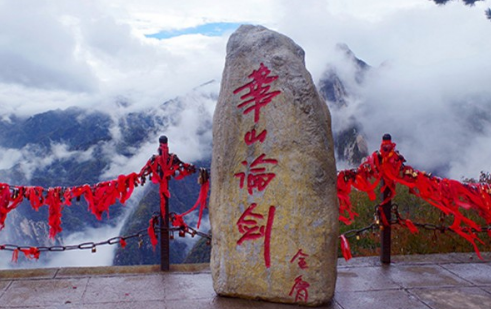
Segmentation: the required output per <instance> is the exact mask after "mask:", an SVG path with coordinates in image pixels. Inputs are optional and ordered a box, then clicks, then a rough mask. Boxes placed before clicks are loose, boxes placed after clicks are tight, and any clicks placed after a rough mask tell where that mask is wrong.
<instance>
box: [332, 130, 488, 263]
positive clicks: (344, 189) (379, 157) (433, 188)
mask: <svg viewBox="0 0 491 309" xmlns="http://www.w3.org/2000/svg"><path fill="white" fill-rule="evenodd" d="M395 147H396V144H395V143H393V142H392V141H391V137H390V135H388V134H387V135H384V138H383V141H382V144H381V145H380V150H379V151H376V152H374V153H373V154H372V155H371V156H369V157H368V158H367V159H365V160H364V161H363V162H362V163H361V164H360V166H359V167H358V168H357V169H351V170H345V171H341V172H339V173H338V179H337V194H338V199H339V213H340V218H339V219H340V221H342V222H343V223H345V224H351V222H352V221H353V219H354V217H355V216H357V214H356V212H354V209H353V205H352V204H351V201H350V197H349V194H350V193H351V188H352V187H354V188H356V189H358V190H360V191H363V192H366V193H367V194H368V196H369V197H370V199H374V196H375V195H374V189H375V187H376V186H377V185H378V184H379V182H380V181H381V180H383V181H384V186H382V188H381V192H384V191H385V190H386V189H388V190H389V192H390V194H388V197H387V198H386V200H384V201H382V203H381V204H385V203H386V202H388V200H390V199H392V198H394V196H395V195H396V191H395V187H396V184H401V185H404V186H407V187H408V188H409V192H410V193H412V194H414V195H416V196H418V197H420V198H422V199H423V200H425V201H427V202H428V203H429V204H431V205H433V206H434V207H436V208H438V209H440V210H441V211H442V212H443V213H444V214H445V215H453V220H454V221H453V223H452V225H451V226H450V229H451V230H453V231H454V232H455V233H457V234H458V235H460V236H461V237H463V238H464V239H466V240H467V241H469V242H470V243H471V244H472V245H473V247H474V250H475V252H476V254H477V256H478V257H479V258H481V255H480V253H479V249H478V247H477V244H476V241H477V242H480V243H483V242H482V240H480V239H479V238H478V237H477V235H476V233H475V232H479V231H481V227H480V226H479V225H478V224H477V223H476V222H474V221H473V220H471V219H469V218H468V217H466V216H465V215H464V214H463V213H462V212H461V211H460V210H459V208H463V209H466V210H468V209H473V210H475V211H477V213H478V214H479V215H480V216H481V217H482V218H484V219H485V221H486V223H487V224H491V185H490V184H488V183H465V184H463V183H460V182H458V181H456V180H452V179H446V178H439V177H434V176H431V174H428V173H425V172H421V171H418V170H416V169H414V168H412V167H411V166H407V165H404V162H405V161H406V160H405V159H404V157H403V156H402V155H401V154H399V152H398V151H396V150H395ZM372 179H374V180H373V181H372V182H371V180H372ZM380 213H382V212H380ZM381 219H382V220H384V219H385V220H384V222H383V223H384V225H386V224H388V222H387V219H386V218H384V216H382V215H381ZM398 219H399V223H400V224H401V225H402V226H405V227H407V228H408V229H409V230H410V231H411V233H417V232H418V229H417V228H416V226H415V225H414V223H413V222H411V221H410V220H409V219H402V218H398ZM488 233H489V231H488ZM490 234H491V233H490ZM341 244H342V245H343V241H342V242H341Z"/></svg>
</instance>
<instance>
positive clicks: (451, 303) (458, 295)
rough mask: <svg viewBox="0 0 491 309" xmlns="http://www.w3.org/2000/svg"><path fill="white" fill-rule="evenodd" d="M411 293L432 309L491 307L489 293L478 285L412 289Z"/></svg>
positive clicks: (477, 308) (482, 308) (480, 308)
mask: <svg viewBox="0 0 491 309" xmlns="http://www.w3.org/2000/svg"><path fill="white" fill-rule="evenodd" d="M411 293H413V294H414V295H416V296H417V297H418V298H419V299H420V300H421V301H423V302H424V303H425V304H427V305H428V306H430V307H431V308H433V309H464V308H465V309H484V308H491V294H489V293H486V292H485V291H483V290H482V289H480V288H478V287H453V288H436V289H413V290H411Z"/></svg>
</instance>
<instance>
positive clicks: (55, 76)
mask: <svg viewBox="0 0 491 309" xmlns="http://www.w3.org/2000/svg"><path fill="white" fill-rule="evenodd" d="M488 7H491V0H486V1H482V2H479V3H477V4H476V5H475V6H474V7H468V6H464V5H463V4H462V2H461V1H451V2H449V3H448V4H447V5H445V6H437V5H435V4H434V2H433V1H430V0H398V1H387V0H325V1H322V0H302V1H299V0H267V1H265V0H244V1H221V0H220V1H218V0H212V1H206V0H182V1H170V0H154V1H152V0H123V1H122V0H98V1H95V0H94V1H90V0H85V1H74V0H73V1H70V0H68V1H61V0H60V1H43V0H39V1H26V0H16V1H8V0H0V68H1V70H0V106H1V107H2V108H1V109H0V117H2V118H3V119H7V116H6V115H8V114H10V113H15V114H17V115H30V114H33V113H38V112H41V111H44V110H49V109H53V108H62V109H64V108H67V107H69V106H74V105H75V106H80V107H86V108H99V109H107V110H109V109H111V108H113V107H114V102H116V101H125V102H127V103H129V104H130V109H139V108H143V107H149V106H156V105H157V104H160V103H162V102H164V101H166V100H168V99H171V98H174V97H175V96H178V95H182V94H183V93H186V92H188V91H190V90H191V89H193V88H194V87H196V86H198V85H200V84H203V83H206V82H208V81H210V80H217V81H219V80H220V77H221V72H222V70H223V65H224V58H225V45H226V42H227V40H228V37H229V36H230V34H231V33H232V32H233V31H234V30H235V29H236V28H237V27H238V26H239V25H240V24H243V23H247V24H261V25H264V26H266V27H268V28H270V29H272V30H276V31H279V32H281V33H283V34H286V35H288V36H290V37H291V38H292V39H293V40H294V41H296V42H297V43H298V44H299V45H300V46H302V47H303V48H304V49H305V51H306V63H307V67H308V69H309V70H310V72H311V73H312V75H313V77H314V80H315V81H318V80H319V79H320V78H321V76H322V72H323V71H324V70H325V69H326V67H327V65H328V64H331V65H334V66H336V67H337V68H338V70H339V72H340V74H341V75H342V74H345V77H346V78H347V79H349V77H350V73H352V71H350V70H352V67H350V65H349V64H347V63H345V59H343V58H342V57H341V56H340V55H339V53H338V52H337V51H336V49H335V46H336V44H338V43H341V42H342V43H346V44H347V45H348V46H349V47H350V48H351V50H352V51H353V52H354V53H355V54H356V56H357V57H358V58H360V59H362V60H364V61H365V62H367V63H368V64H369V65H371V66H372V67H374V68H376V70H374V72H373V73H371V74H372V75H371V76H370V78H368V79H367V81H366V83H365V84H364V85H356V84H354V83H353V84H350V83H349V82H347V87H348V88H349V90H350V91H351V92H352V94H353V95H352V97H351V99H350V100H351V102H350V104H351V108H350V110H349V113H351V114H352V115H354V116H356V117H357V119H359V120H360V121H361V122H362V124H363V126H364V129H365V131H366V134H367V137H368V142H369V149H370V150H375V149H376V148H377V147H378V143H379V139H380V137H381V136H382V134H383V133H386V132H390V133H392V134H393V135H394V138H395V142H397V143H398V146H399V149H400V150H401V152H403V153H404V154H406V157H407V158H408V160H409V161H410V163H414V166H415V167H422V168H431V167H434V166H439V165H446V168H447V169H448V170H449V175H450V176H453V177H457V178H458V177H461V176H464V175H465V176H468V177H475V176H477V174H478V172H479V171H480V170H482V169H484V170H489V169H490V167H489V163H487V162H490V161H491V146H488V145H491V125H490V123H489V121H488V120H487V119H486V117H482V116H486V115H488V114H489V115H491V106H490V105H491V101H490V98H491V90H490V89H491V87H489V84H490V81H491V40H490V39H489V38H490V37H491V21H489V20H487V19H486V17H485V15H484V10H485V9H486V8H488ZM333 116H341V115H333ZM478 116H481V117H478ZM483 118H484V119H483ZM476 119H477V120H476ZM474 127H478V129H479V130H477V131H476V130H474V129H475V128H474ZM476 132H477V133H476ZM442 162H445V163H442Z"/></svg>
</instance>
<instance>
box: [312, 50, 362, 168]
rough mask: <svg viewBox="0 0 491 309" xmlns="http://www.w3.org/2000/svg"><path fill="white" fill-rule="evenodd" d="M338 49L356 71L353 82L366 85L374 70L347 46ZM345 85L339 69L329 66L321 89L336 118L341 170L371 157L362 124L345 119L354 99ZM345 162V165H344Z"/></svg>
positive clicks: (338, 160) (335, 135) (335, 138)
mask: <svg viewBox="0 0 491 309" xmlns="http://www.w3.org/2000/svg"><path fill="white" fill-rule="evenodd" d="M337 48H338V50H339V51H340V52H341V53H343V54H344V57H345V58H346V59H345V60H346V61H347V62H349V63H350V64H351V66H352V67H353V68H354V76H350V77H351V80H350V82H352V83H355V84H361V83H363V81H364V79H365V75H366V73H367V72H368V71H369V70H370V69H371V67H370V66H369V65H368V64H366V63H365V62H364V61H362V60H360V59H358V58H356V56H355V55H354V53H353V52H352V51H351V50H350V49H349V48H348V46H347V45H345V44H340V45H338V46H337ZM345 83H346V81H344V80H343V78H342V76H340V74H339V72H338V69H337V68H336V67H335V66H334V65H329V66H328V68H327V70H326V71H325V72H324V74H323V76H322V78H321V79H320V81H319V84H318V89H319V92H320V94H321V95H322V97H323V98H324V99H325V100H326V102H327V104H328V106H329V109H330V111H331V115H332V117H333V128H332V130H333V135H334V148H335V155H336V160H337V162H338V167H339V166H340V165H347V166H348V167H354V166H357V165H359V164H360V163H361V161H362V160H363V158H364V157H366V156H368V146H367V142H366V139H365V135H364V134H363V128H362V126H361V124H360V123H359V122H358V121H357V120H356V119H354V118H353V117H351V116H349V118H350V119H345V117H346V115H345V111H346V109H348V106H349V104H350V103H349V102H350V96H351V95H350V92H349V90H348V89H347V88H346V86H345ZM339 119H341V121H342V122H343V123H348V125H346V124H343V125H338V124H339V123H340V122H341V121H339ZM342 162H345V163H344V164H342Z"/></svg>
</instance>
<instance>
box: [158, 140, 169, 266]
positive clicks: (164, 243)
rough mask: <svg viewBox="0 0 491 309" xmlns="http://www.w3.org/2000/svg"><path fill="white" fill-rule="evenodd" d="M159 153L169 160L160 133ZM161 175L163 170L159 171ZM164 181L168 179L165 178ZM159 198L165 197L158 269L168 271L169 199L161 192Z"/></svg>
mask: <svg viewBox="0 0 491 309" xmlns="http://www.w3.org/2000/svg"><path fill="white" fill-rule="evenodd" d="M159 143H160V147H159V155H161V156H163V159H164V162H167V160H169V151H168V147H167V137H166V136H164V135H162V136H161V137H160V138H159ZM160 173H161V174H160V176H161V177H163V171H160ZM164 181H169V180H168V179H165V180H164ZM160 198H161V199H162V198H163V199H165V213H163V214H161V217H160V220H159V222H160V270H161V271H169V269H170V244H169V199H168V198H167V197H166V196H165V195H164V194H163V193H162V196H160Z"/></svg>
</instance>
